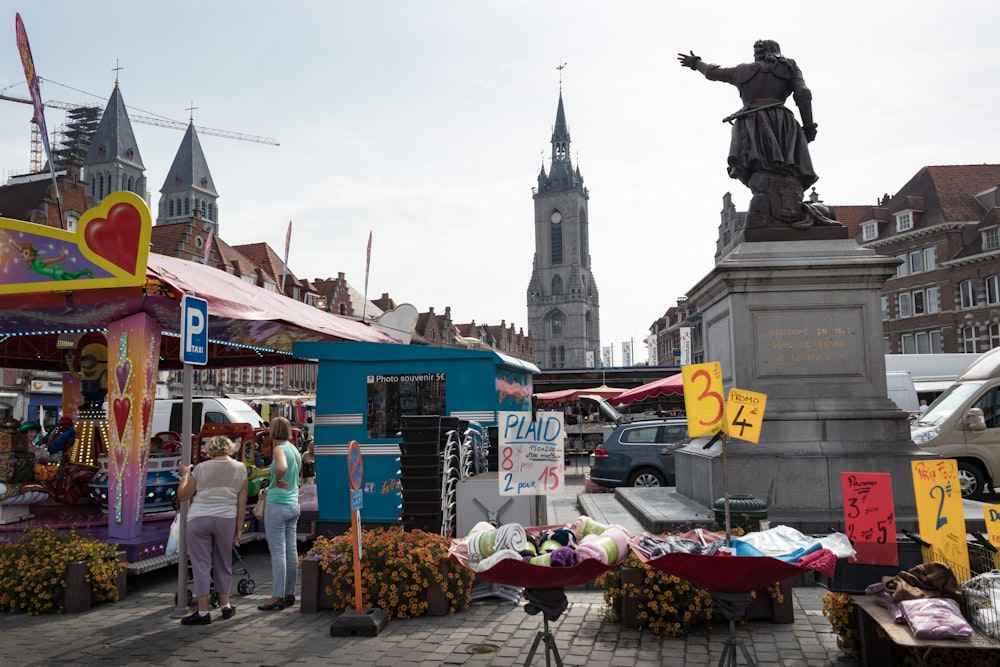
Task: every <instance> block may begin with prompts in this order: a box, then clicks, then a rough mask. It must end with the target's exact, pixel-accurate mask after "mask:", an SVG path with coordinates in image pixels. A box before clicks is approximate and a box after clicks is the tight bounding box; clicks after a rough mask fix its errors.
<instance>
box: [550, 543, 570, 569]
mask: <svg viewBox="0 0 1000 667" xmlns="http://www.w3.org/2000/svg"><path fill="white" fill-rule="evenodd" d="M549 555H550V556H551V557H552V567H573V566H574V565H576V558H577V556H576V549H574V548H573V547H559V548H558V549H556V550H555V551H553V552H552V553H551V554H549Z"/></svg>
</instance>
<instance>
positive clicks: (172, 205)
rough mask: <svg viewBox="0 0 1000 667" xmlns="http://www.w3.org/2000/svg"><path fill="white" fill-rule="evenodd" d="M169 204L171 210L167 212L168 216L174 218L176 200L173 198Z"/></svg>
mask: <svg viewBox="0 0 1000 667" xmlns="http://www.w3.org/2000/svg"><path fill="white" fill-rule="evenodd" d="M168 204H169V206H168V211H169V212H168V213H167V217H168V218H172V217H174V200H173V199H171V200H170V201H169V202H168Z"/></svg>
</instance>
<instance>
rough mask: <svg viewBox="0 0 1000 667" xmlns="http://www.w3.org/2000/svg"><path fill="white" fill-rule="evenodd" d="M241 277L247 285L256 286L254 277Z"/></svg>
mask: <svg viewBox="0 0 1000 667" xmlns="http://www.w3.org/2000/svg"><path fill="white" fill-rule="evenodd" d="M240 277H241V278H243V282H245V283H250V284H251V285H253V284H255V283H254V280H253V276H240Z"/></svg>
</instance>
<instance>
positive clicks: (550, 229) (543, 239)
mask: <svg viewBox="0 0 1000 667" xmlns="http://www.w3.org/2000/svg"><path fill="white" fill-rule="evenodd" d="M549 159H550V164H549V170H548V173H546V171H545V164H544V163H543V164H542V168H541V171H539V173H538V185H537V186H536V187H535V188H534V189H533V195H532V198H533V199H534V200H535V257H534V261H533V263H532V271H531V280H530V281H529V283H528V331H529V333H530V335H531V342H532V345H533V346H534V348H535V362H536V363H537V364H538V366H539V367H540V368H586V367H588V366H597V365H598V363H599V360H600V349H601V335H600V331H601V327H600V299H599V298H598V292H597V283H596V282H595V281H594V276H593V273H592V272H591V266H590V231H589V224H590V215H589V213H588V210H587V203H588V200H589V199H590V193H589V192H588V191H587V188H585V187H584V185H583V176H582V175H581V174H580V169H579V167H577V168H575V169H574V168H573V161H572V159H571V158H570V137H569V128H568V126H567V125H566V112H565V111H564V109H563V97H562V82H561V81H560V84H559V106H558V108H557V109H556V123H555V127H554V128H553V130H552V153H551V156H550V158H549ZM588 352H590V353H593V354H592V355H588ZM588 357H591V358H588Z"/></svg>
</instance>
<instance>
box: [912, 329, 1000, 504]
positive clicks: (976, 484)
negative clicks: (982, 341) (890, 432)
mask: <svg viewBox="0 0 1000 667" xmlns="http://www.w3.org/2000/svg"><path fill="white" fill-rule="evenodd" d="M910 436H911V437H912V438H913V442H914V443H916V444H917V445H919V446H920V448H921V449H926V450H927V451H929V452H933V453H935V454H939V455H940V456H943V457H945V458H949V459H955V460H956V461H957V462H958V478H959V482H960V483H961V486H962V497H963V498H980V497H982V495H983V493H985V491H986V489H987V487H990V488H993V489H994V490H996V489H997V486H998V485H1000V348H997V349H994V350H991V351H989V352H986V353H985V354H983V355H982V356H981V357H979V358H978V359H977V360H976V361H974V362H972V363H971V364H969V367H968V368H966V369H965V370H964V371H962V374H961V375H959V376H958V380H956V381H955V384H953V385H951V386H950V387H949V388H948V389H947V390H946V391H945V392H944V393H943V394H941V395H940V396H939V397H938V398H937V399H936V400H935V401H934V402H933V403H931V405H930V407H929V408H928V409H927V412H925V413H924V414H923V415H922V416H921V417H920V419H919V421H917V423H916V424H915V425H914V426H913V429H912V430H911V432H910Z"/></svg>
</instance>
